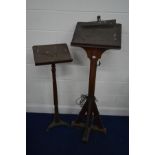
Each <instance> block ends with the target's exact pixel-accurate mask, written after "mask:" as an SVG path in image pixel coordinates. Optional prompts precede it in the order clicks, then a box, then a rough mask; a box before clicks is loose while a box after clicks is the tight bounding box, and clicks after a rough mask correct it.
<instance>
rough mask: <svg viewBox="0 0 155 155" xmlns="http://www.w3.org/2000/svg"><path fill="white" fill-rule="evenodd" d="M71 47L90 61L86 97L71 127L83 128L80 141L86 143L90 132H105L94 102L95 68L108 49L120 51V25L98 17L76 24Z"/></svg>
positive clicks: (114, 21)
mask: <svg viewBox="0 0 155 155" xmlns="http://www.w3.org/2000/svg"><path fill="white" fill-rule="evenodd" d="M71 45H73V46H78V47H82V48H83V49H84V50H85V52H86V53H87V56H88V58H89V60H90V74H89V88H88V97H87V98H86V101H85V103H84V105H83V107H82V109H81V111H80V113H79V115H78V118H77V119H76V120H75V121H74V122H72V126H75V127H81V128H84V134H83V137H82V141H84V142H88V139H89V134H90V132H91V130H96V131H99V132H103V133H104V134H106V132H107V129H106V128H104V126H103V125H102V122H101V120H100V116H99V111H98V109H97V105H96V102H95V96H94V93H95V81H96V68H97V61H98V59H100V58H101V55H102V54H103V52H105V51H106V50H108V49H120V47H121V24H116V20H109V21H101V20H100V16H98V17H97V21H96V22H78V23H77V26H76V29H75V32H74V36H73V39H72V42H71Z"/></svg>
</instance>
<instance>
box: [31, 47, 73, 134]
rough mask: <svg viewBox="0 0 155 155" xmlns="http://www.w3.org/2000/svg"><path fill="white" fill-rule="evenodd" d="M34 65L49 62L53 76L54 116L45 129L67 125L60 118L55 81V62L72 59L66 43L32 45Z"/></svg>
mask: <svg viewBox="0 0 155 155" xmlns="http://www.w3.org/2000/svg"><path fill="white" fill-rule="evenodd" d="M33 53H34V61H35V65H48V64H51V71H52V78H53V96H54V118H53V120H52V122H50V124H49V125H48V128H47V131H48V130H49V129H51V128H53V127H57V126H62V125H63V126H68V124H67V123H66V122H64V121H63V120H61V118H60V116H59V111H58V94H57V81H56V65H55V64H56V63H64V62H71V61H73V60H72V58H71V56H70V53H69V50H68V47H67V44H54V45H38V46H33Z"/></svg>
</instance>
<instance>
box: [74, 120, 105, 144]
mask: <svg viewBox="0 0 155 155" xmlns="http://www.w3.org/2000/svg"><path fill="white" fill-rule="evenodd" d="M72 126H73V127H80V128H84V133H83V137H82V141H83V142H86V143H87V142H88V139H89V135H90V132H91V130H94V131H98V132H102V133H104V134H105V135H106V134H107V128H104V127H102V128H99V127H98V126H96V125H93V124H92V125H91V126H89V127H88V126H87V125H86V124H85V123H81V122H80V123H77V122H76V121H73V122H72Z"/></svg>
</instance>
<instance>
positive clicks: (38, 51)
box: [32, 44, 73, 65]
mask: <svg viewBox="0 0 155 155" xmlns="http://www.w3.org/2000/svg"><path fill="white" fill-rule="evenodd" d="M32 49H33V54H34V61H35V65H48V64H55V63H64V62H71V61H73V59H72V58H71V55H70V52H69V49H68V46H67V44H52V45H35V46H33V47H32Z"/></svg>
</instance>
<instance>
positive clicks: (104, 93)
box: [26, 0, 129, 115]
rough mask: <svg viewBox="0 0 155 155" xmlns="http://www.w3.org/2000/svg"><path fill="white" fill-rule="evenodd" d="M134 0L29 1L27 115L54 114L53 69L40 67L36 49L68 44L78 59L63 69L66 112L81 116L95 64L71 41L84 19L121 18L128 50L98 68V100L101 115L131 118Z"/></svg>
mask: <svg viewBox="0 0 155 155" xmlns="http://www.w3.org/2000/svg"><path fill="white" fill-rule="evenodd" d="M128 9H129V7H128V0H27V17H26V18H27V44H26V45H27V48H26V56H27V112H46V113H51V112H53V92H52V83H51V82H52V81H51V80H52V77H51V71H50V66H49V65H47V66H35V65H34V60H33V52H32V46H33V45H39V44H54V43H67V44H68V46H69V49H70V52H71V55H72V57H73V59H74V61H73V62H72V63H65V64H58V65H57V85H58V96H59V108H60V112H61V113H78V112H79V111H80V109H81V107H79V105H77V104H76V103H75V100H76V99H77V98H78V97H80V95H81V94H87V89H88V77H89V60H88V58H87V56H86V54H85V52H84V51H83V50H82V49H81V48H77V47H71V46H70V42H71V39H72V36H73V32H74V29H75V26H76V23H77V22H78V21H95V20H96V17H97V15H101V19H102V20H104V19H116V20H117V22H118V23H121V24H122V49H121V50H109V51H107V52H105V53H104V54H103V55H102V58H101V66H99V67H98V68H97V79H96V92H95V94H96V97H97V99H98V102H97V104H98V108H99V111H100V113H101V114H105V115H128V106H129V89H128V88H129V86H128V84H129V78H128V76H129V75H128V74H129V62H128V61H129V39H128V38H129V22H128V12H129V11H128Z"/></svg>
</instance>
